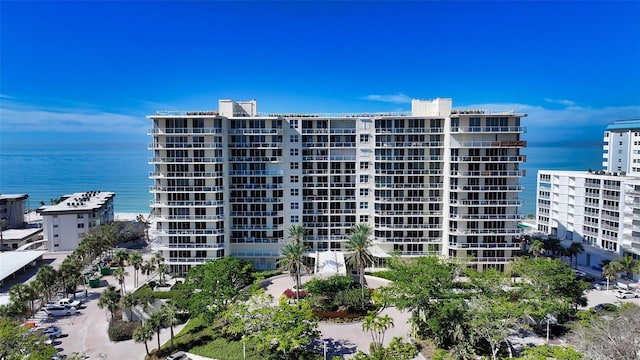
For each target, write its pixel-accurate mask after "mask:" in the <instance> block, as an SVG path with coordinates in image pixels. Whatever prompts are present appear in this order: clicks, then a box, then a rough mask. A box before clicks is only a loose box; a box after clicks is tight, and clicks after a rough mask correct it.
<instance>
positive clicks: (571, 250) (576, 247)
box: [567, 241, 584, 268]
mask: <svg viewBox="0 0 640 360" xmlns="http://www.w3.org/2000/svg"><path fill="white" fill-rule="evenodd" d="M583 252H584V246H582V244H581V243H579V242H577V241H574V242H572V243H571V245H569V247H568V248H567V255H568V256H569V264H572V261H573V257H574V256H575V257H576V265H575V267H576V268H577V267H578V255H580V254H582V253H583Z"/></svg>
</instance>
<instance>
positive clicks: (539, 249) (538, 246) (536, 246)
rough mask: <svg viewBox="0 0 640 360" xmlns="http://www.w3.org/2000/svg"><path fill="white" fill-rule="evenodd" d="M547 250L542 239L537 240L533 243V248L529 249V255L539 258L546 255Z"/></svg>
mask: <svg viewBox="0 0 640 360" xmlns="http://www.w3.org/2000/svg"><path fill="white" fill-rule="evenodd" d="M544 251H545V248H544V243H543V242H542V241H541V240H540V239H535V240H533V242H532V243H531V247H529V253H530V254H531V255H533V256H535V257H538V256H540V255H542V254H544Z"/></svg>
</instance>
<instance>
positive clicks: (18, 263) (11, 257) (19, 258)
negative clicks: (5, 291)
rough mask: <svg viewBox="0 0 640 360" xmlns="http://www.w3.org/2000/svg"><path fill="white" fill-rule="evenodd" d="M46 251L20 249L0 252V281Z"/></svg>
mask: <svg viewBox="0 0 640 360" xmlns="http://www.w3.org/2000/svg"><path fill="white" fill-rule="evenodd" d="M44 253H46V251H40V250H22V251H5V252H0V264H2V266H0V281H2V280H4V279H6V278H8V277H9V276H11V275H13V273H15V272H16V271H18V270H20V269H21V268H23V267H25V266H27V265H28V264H29V263H31V262H32V261H35V260H36V259H38V258H39V257H41V256H42V255H43V254H44Z"/></svg>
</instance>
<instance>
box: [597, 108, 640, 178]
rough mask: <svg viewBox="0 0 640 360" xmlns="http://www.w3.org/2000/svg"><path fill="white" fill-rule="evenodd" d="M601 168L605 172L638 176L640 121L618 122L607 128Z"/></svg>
mask: <svg viewBox="0 0 640 360" xmlns="http://www.w3.org/2000/svg"><path fill="white" fill-rule="evenodd" d="M602 168H603V170H604V171H605V172H611V173H617V174H622V175H630V176H640V119H633V120H618V121H616V122H614V123H613V124H610V125H609V126H607V128H606V130H605V132H604V145H603V148H602Z"/></svg>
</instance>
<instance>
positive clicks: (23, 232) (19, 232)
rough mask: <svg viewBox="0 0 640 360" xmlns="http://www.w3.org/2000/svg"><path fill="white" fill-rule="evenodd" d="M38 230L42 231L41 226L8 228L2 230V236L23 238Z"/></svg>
mask: <svg viewBox="0 0 640 360" xmlns="http://www.w3.org/2000/svg"><path fill="white" fill-rule="evenodd" d="M39 232H42V228H30V229H9V230H5V231H3V232H2V237H3V238H4V239H5V240H23V239H26V238H28V237H30V236H33V235H35V234H36V233H39Z"/></svg>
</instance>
